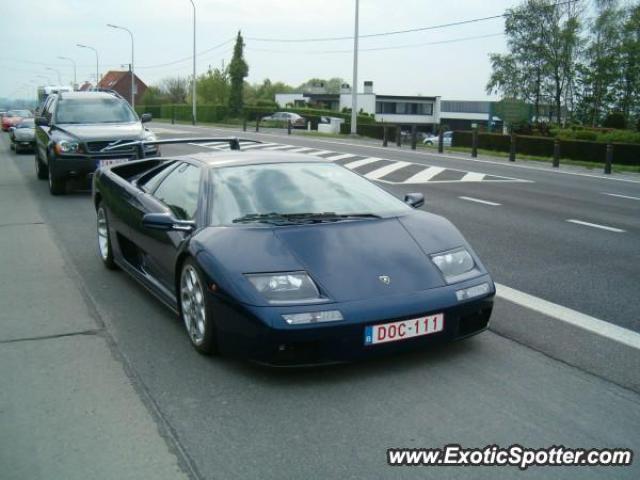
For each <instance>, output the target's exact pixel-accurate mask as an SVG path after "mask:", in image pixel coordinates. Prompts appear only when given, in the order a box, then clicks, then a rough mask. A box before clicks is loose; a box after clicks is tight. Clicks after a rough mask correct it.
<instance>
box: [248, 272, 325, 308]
mask: <svg viewBox="0 0 640 480" xmlns="http://www.w3.org/2000/svg"><path fill="white" fill-rule="evenodd" d="M246 277H247V279H248V280H249V281H250V282H251V284H252V285H253V286H254V288H255V289H256V290H257V291H258V292H259V293H260V295H262V296H263V297H264V298H265V299H266V300H267V301H268V302H269V303H302V302H306V301H311V302H313V301H317V300H320V299H321V297H320V292H319V291H318V287H316V284H315V283H313V280H311V277H310V276H309V275H308V274H307V273H306V272H282V273H251V274H247V275H246Z"/></svg>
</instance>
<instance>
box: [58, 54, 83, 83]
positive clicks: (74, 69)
mask: <svg viewBox="0 0 640 480" xmlns="http://www.w3.org/2000/svg"><path fill="white" fill-rule="evenodd" d="M58 58H59V59H60V60H69V61H70V62H71V63H72V64H73V89H74V90H75V89H76V88H77V85H78V81H77V78H76V62H75V60H74V59H73V58H69V57H58Z"/></svg>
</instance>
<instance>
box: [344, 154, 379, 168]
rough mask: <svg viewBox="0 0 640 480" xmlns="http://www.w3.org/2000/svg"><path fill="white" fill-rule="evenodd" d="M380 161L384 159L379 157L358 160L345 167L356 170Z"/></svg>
mask: <svg viewBox="0 0 640 480" xmlns="http://www.w3.org/2000/svg"><path fill="white" fill-rule="evenodd" d="M378 160H382V159H381V158H378V157H367V158H363V159H361V160H356V161H355V162H349V163H345V164H344V165H343V167H347V168H350V169H351V170H353V169H354V168H358V167H362V166H363V165H368V164H370V163H373V162H377V161H378Z"/></svg>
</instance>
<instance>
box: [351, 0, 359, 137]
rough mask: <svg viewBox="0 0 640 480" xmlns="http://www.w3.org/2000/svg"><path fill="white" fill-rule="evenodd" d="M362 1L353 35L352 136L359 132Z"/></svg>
mask: <svg viewBox="0 0 640 480" xmlns="http://www.w3.org/2000/svg"><path fill="white" fill-rule="evenodd" d="M359 4H360V0H356V23H355V32H354V35H353V84H352V85H351V134H352V135H355V134H356V133H357V131H358V125H357V123H358V13H359V12H358V9H359Z"/></svg>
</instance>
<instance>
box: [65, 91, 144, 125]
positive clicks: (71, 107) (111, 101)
mask: <svg viewBox="0 0 640 480" xmlns="http://www.w3.org/2000/svg"><path fill="white" fill-rule="evenodd" d="M55 120H56V123H132V122H135V121H137V120H138V117H137V116H136V114H135V113H134V112H133V110H131V108H130V107H129V104H128V103H127V102H126V101H124V100H121V99H119V98H105V97H101V98H96V97H93V98H64V97H63V98H61V99H60V100H58V105H57V108H56V119H55Z"/></svg>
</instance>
